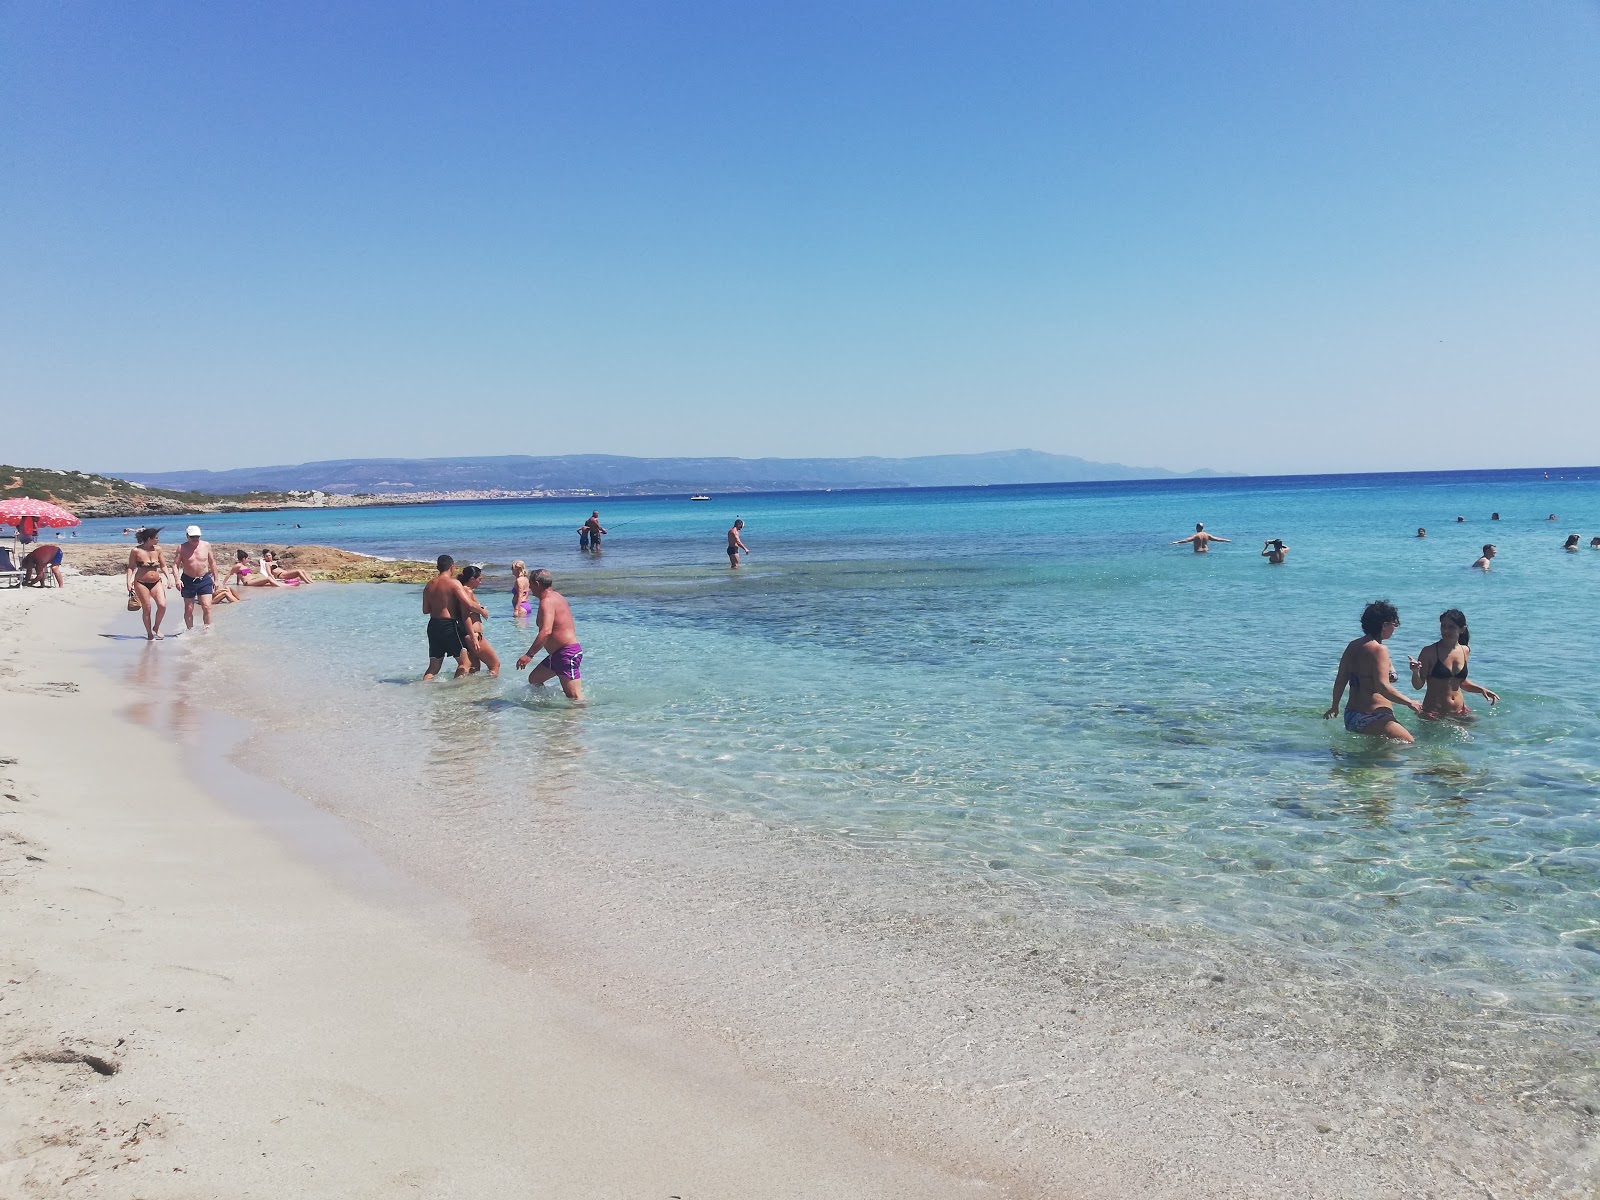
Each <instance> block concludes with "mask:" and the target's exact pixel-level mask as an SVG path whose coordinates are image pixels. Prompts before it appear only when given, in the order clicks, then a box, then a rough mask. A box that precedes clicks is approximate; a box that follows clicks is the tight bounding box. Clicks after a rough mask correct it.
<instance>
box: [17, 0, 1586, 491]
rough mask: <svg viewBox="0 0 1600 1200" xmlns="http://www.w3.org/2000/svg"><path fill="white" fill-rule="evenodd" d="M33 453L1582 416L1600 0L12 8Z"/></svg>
mask: <svg viewBox="0 0 1600 1200" xmlns="http://www.w3.org/2000/svg"><path fill="white" fill-rule="evenodd" d="M0 111H3V112H4V114H5V116H4V119H3V120H0V411H3V412H5V413H6V414H7V416H8V418H9V419H7V420H6V421H5V422H4V426H3V432H0V461H9V462H13V463H18V464H23V465H30V466H55V467H65V468H71V469H80V470H100V471H117V470H127V471H156V470H168V469H174V470H175V469H189V468H211V469H223V468H228V467H237V466H254V465H263V464H268V463H285V462H301V461H307V460H313V459H326V458H346V457H377V456H416V457H431V456H448V455H473V454H502V453H503V454H559V453H614V454H636V455H668V456H670V455H710V454H717V455H720V454H728V455H736V456H744V457H757V456H764V455H781V456H850V455H859V454H879V455H891V456H900V455H914V454H933V453H960V452H964V451H986V450H998V449H1010V448H1018V447H1029V448H1034V449H1040V450H1047V451H1051V452H1055V453H1063V454H1076V455H1080V456H1082V457H1085V458H1090V459H1097V460H1102V461H1114V462H1121V463H1130V464H1137V465H1151V466H1164V467H1168V468H1172V469H1177V470H1188V469H1193V468H1198V467H1214V468H1223V469H1234V470H1241V471H1245V472H1249V473H1252V474H1279V473H1292V472H1322V471H1346V470H1348V471H1363V470H1394V469H1448V468H1470V467H1502V466H1540V465H1577V464H1584V465H1587V464H1593V463H1600V403H1597V400H1600V396H1597V391H1600V203H1597V198H1600V3H1596V2H1595V0H1543V2H1539V3H1517V2H1512V3H1505V4H1475V5H1464V4H1460V3H1432V2H1429V0H1417V2H1415V3H1407V4H1401V5H1397V4H1394V3H1392V0H1372V2H1367V0H1349V2H1342V3H1338V4H1325V5H1306V4H1299V3H1291V2H1289V0H1276V2H1268V0H1259V2H1253V3H1241V2H1231V0H1217V2H1214V3H1209V4H1204V5H1200V4H1195V3H1192V2H1191V0H1181V2H1170V3H1169V2H1165V0H1145V2H1140V3H1133V4H1128V5H1107V4H1104V3H1098V2H1097V3H1093V4H1087V3H1085V4H1079V3H1073V2H1069V0H1051V2H1047V3H1045V2H1041V3H1033V2H1029V0H1018V2H1016V3H1011V4H1006V5H996V4H993V3H944V2H941V0H923V3H920V4H915V5H912V4H906V3H899V2H895V0H882V2H875V0H848V2H844V0H840V2H837V3H833V2H828V0H820V2H818V0H795V2H794V3H791V4H786V5H759V4H738V5H734V4H726V3H721V2H719V0H702V2H701V3H698V4H694V5H685V4H681V3H674V4H666V3H618V2H611V0H589V2H586V3H584V4H570V3H568V4H560V5H556V4H550V3H544V2H538V0H535V2H525V3H517V4H504V5H501V4H496V3H492V2H486V3H478V4H473V5H440V4H422V3H409V2H407V0H398V2H394V3H388V4H384V5H371V4H361V5H354V4H347V3H343V2H341V0H319V2H318V3H315V4H310V3H301V2H300V0H274V2H273V3H270V4H269V3H249V4H245V3H231V4H217V3H214V2H211V3H162V2H160V0H152V2H149V3H141V4H137V5H133V4H121V5H111V4H102V5H89V4H76V3H65V2H61V0H49V2H47V0H10V2H9V3H7V4H5V5H4V6H0Z"/></svg>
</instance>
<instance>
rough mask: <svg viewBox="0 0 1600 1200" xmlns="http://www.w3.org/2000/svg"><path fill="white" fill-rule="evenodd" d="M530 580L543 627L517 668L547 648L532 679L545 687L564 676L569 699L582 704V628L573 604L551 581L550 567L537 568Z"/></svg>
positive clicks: (531, 674) (536, 685)
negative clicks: (579, 636) (573, 618)
mask: <svg viewBox="0 0 1600 1200" xmlns="http://www.w3.org/2000/svg"><path fill="white" fill-rule="evenodd" d="M528 582H529V583H530V584H531V585H532V586H533V598H534V599H535V600H537V601H538V602H539V629H538V632H537V633H535V634H534V636H533V645H531V646H529V647H528V652H527V653H526V654H524V655H523V656H522V657H521V658H519V659H517V670H519V671H520V670H522V668H523V667H525V666H527V665H528V664H529V663H530V662H532V661H533V656H534V655H535V654H536V653H538V652H539V651H540V650H543V651H544V652H545V659H544V661H543V662H541V663H540V664H539V665H538V666H537V667H535V668H534V669H533V671H532V672H531V673H530V674H529V675H528V682H529V683H530V684H532V685H533V686H534V687H543V686H544V685H545V684H547V683H549V682H550V681H551V680H552V679H560V680H561V690H562V691H563V692H565V693H566V694H567V699H569V700H574V701H577V702H578V703H580V704H581V703H583V684H582V683H581V682H580V680H581V679H582V674H581V671H580V668H581V666H582V664H583V647H582V646H581V645H579V644H578V630H577V627H576V626H575V625H574V624H573V622H572V606H571V605H569V604H568V603H567V598H566V597H565V596H563V595H562V594H561V593H560V592H558V591H556V589H555V588H554V587H553V586H552V585H551V581H550V572H549V571H542V570H541V571H535V572H534V573H533V574H532V575H530V576H528Z"/></svg>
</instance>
